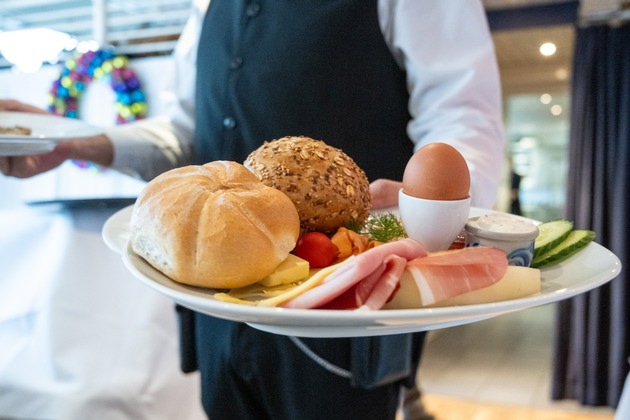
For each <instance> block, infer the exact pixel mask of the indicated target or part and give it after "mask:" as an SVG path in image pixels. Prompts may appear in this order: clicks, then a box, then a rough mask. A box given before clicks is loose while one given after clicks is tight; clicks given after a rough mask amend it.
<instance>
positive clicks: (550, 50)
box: [539, 42, 556, 57]
mask: <svg viewBox="0 0 630 420" xmlns="http://www.w3.org/2000/svg"><path fill="white" fill-rule="evenodd" d="M539 51H540V53H541V54H542V55H544V56H545V57H549V56H550V55H554V54H555V53H556V44H554V43H553V42H545V43H544V44H542V45H541V46H540V49H539Z"/></svg>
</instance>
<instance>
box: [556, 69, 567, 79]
mask: <svg viewBox="0 0 630 420" xmlns="http://www.w3.org/2000/svg"><path fill="white" fill-rule="evenodd" d="M555 74H556V79H558V80H567V78H568V77H569V71H568V70H567V69H565V68H559V69H558V70H556V72H555Z"/></svg>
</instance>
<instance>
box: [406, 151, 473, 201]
mask: <svg viewBox="0 0 630 420" xmlns="http://www.w3.org/2000/svg"><path fill="white" fill-rule="evenodd" d="M403 192H404V193H405V194H407V195H410V196H412V197H417V198H423V199H425V200H463V199H465V198H467V197H468V195H469V194H470V172H469V170H468V165H467V164H466V160H465V159H464V157H463V156H462V155H461V153H459V152H458V151H457V149H455V148H454V147H453V146H451V145H448V144H446V143H439V142H438V143H430V144H427V145H426V146H423V147H421V148H420V149H418V151H417V152H415V153H414V154H413V156H411V159H409V162H407V166H406V167H405V172H404V174H403Z"/></svg>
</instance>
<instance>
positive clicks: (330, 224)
mask: <svg viewBox="0 0 630 420" xmlns="http://www.w3.org/2000/svg"><path fill="white" fill-rule="evenodd" d="M244 164H245V166H246V167H247V168H248V169H249V170H251V171H252V172H253V173H255V174H256V175H257V176H258V178H260V180H261V181H262V182H263V183H265V184H266V185H269V186H271V187H274V188H277V189H278V190H280V191H282V192H284V193H285V194H286V195H288V196H289V198H291V200H292V201H293V203H294V204H295V207H296V208H297V211H298V214H299V215H300V223H301V227H302V229H304V230H309V231H319V232H324V233H334V232H335V231H336V230H337V229H338V228H339V227H342V226H345V225H346V224H347V223H348V222H351V221H352V220H356V221H358V222H359V223H363V222H364V221H365V220H366V219H367V217H368V214H369V210H370V207H371V197H370V185H369V182H368V179H367V177H366V176H365V172H363V170H362V169H361V168H359V167H358V166H357V164H356V163H355V162H354V161H353V160H352V159H351V158H350V157H349V156H348V155H346V154H345V153H344V152H342V151H341V150H339V149H336V148H334V147H332V146H329V145H327V144H326V143H324V142H323V141H320V140H313V139H311V138H309V137H304V136H300V137H283V138H280V139H277V140H274V141H271V142H266V143H265V144H263V145H262V146H261V147H259V148H258V149H257V150H255V151H254V152H252V153H251V154H250V155H249V156H248V157H247V159H246V160H245V163H244Z"/></svg>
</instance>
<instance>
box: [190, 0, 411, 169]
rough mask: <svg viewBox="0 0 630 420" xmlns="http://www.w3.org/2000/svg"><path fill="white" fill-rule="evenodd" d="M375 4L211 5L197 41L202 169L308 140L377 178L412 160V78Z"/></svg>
mask: <svg viewBox="0 0 630 420" xmlns="http://www.w3.org/2000/svg"><path fill="white" fill-rule="evenodd" d="M376 3H377V2H376V0H369V1H368V0H272V1H266V0H256V1H245V0H230V1H220V0H213V1H212V2H211V3H210V7H209V9H208V12H207V14H206V18H205V22H204V27H203V31H202V33H201V38H200V42H199V51H198V65H197V97H196V106H197V111H196V126H197V131H196V135H195V156H196V163H199V164H201V163H205V162H208V161H213V160H219V159H225V160H235V161H237V162H242V161H243V160H245V158H246V157H247V155H248V154H249V153H250V152H252V151H253V150H255V149H256V148H257V147H258V146H260V145H261V144H262V143H263V142H264V141H268V140H273V139H276V138H279V137H283V136H288V135H306V136H309V137H312V138H315V139H318V140H323V141H325V142H326V143H328V144H330V145H332V146H335V147H338V148H340V149H342V150H343V151H344V152H346V153H347V154H348V155H349V156H350V157H352V158H353V159H354V160H355V161H356V162H357V164H358V165H359V166H360V167H361V168H363V170H365V172H366V173H367V175H368V178H369V179H370V181H372V180H374V179H376V178H391V179H402V173H403V170H404V167H405V165H406V163H407V161H408V159H409V157H410V156H411V154H412V153H413V145H412V143H411V141H410V140H409V138H408V136H407V134H406V126H407V123H408V122H409V119H410V116H409V113H408V111H407V106H408V99H409V95H408V93H407V89H406V79H405V72H404V71H403V70H401V69H400V67H399V66H398V65H397V64H396V62H395V61H394V59H393V57H392V55H391V53H390V51H389V49H388V47H387V45H386V44H385V41H384V39H383V35H382V33H381V30H380V27H379V23H378V14H377V7H376Z"/></svg>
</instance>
